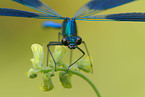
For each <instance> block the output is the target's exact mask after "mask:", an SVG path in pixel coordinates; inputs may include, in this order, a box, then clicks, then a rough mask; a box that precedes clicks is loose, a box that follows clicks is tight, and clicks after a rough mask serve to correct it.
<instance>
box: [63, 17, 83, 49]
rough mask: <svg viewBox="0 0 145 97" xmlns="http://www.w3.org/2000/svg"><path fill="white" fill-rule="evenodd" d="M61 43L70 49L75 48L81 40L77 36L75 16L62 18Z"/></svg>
mask: <svg viewBox="0 0 145 97" xmlns="http://www.w3.org/2000/svg"><path fill="white" fill-rule="evenodd" d="M62 36H63V39H62V44H64V45H65V46H68V47H69V48H70V49H75V48H76V46H77V45H80V44H81V42H82V39H81V37H79V36H77V26H76V21H75V18H68V17H66V19H64V21H63V23H62Z"/></svg>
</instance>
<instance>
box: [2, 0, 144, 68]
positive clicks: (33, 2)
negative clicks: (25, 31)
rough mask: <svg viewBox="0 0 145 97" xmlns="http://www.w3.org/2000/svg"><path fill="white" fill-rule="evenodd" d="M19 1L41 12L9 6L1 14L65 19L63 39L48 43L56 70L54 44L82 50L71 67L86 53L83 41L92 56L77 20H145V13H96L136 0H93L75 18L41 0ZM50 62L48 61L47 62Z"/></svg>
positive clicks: (18, 0) (16, 0)
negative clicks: (10, 7) (81, 35)
mask: <svg viewBox="0 0 145 97" xmlns="http://www.w3.org/2000/svg"><path fill="white" fill-rule="evenodd" d="M12 1H15V2H17V3H20V4H23V5H25V6H28V7H30V8H33V9H35V10H37V11H40V12H41V13H35V12H28V11H22V10H16V9H8V8H0V15H1V16H15V17H27V18H37V19H60V20H63V23H62V33H59V37H60V35H62V36H63V38H62V41H60V38H58V41H54V42H49V44H48V45H47V47H48V54H49V53H50V55H51V57H52V58H53V61H54V63H55V70H56V62H55V59H54V57H53V55H52V53H51V51H50V46H54V45H65V46H68V48H70V49H71V50H72V49H75V48H77V49H78V50H80V51H81V52H82V56H81V57H79V58H78V59H77V60H76V61H75V62H73V63H71V64H70V65H69V67H68V70H69V68H70V67H71V66H72V65H73V64H75V63H76V62H77V61H79V60H80V59H81V58H82V57H83V56H84V55H85V52H84V51H83V50H82V49H81V48H80V47H78V45H80V44H81V43H83V44H84V45H85V47H86V51H87V53H88V56H89V58H90V55H89V52H88V50H87V46H86V44H85V42H84V41H82V38H81V37H79V36H78V33H77V27H76V20H84V21H88V20H91V21H106V20H108V21H110V20H111V21H113V20H114V21H139V22H144V21H145V13H135V12H134V13H118V14H106V15H96V14H97V13H99V12H102V11H104V10H108V9H111V8H114V7H117V6H120V5H123V4H126V3H130V2H133V1H135V0H91V1H89V2H88V3H87V4H86V5H84V6H83V7H82V8H80V9H79V10H78V11H77V12H76V14H75V15H74V17H73V18H69V17H62V16H61V15H60V14H58V13H57V12H55V11H54V10H53V9H51V8H50V7H49V6H47V5H46V4H44V3H42V2H41V1H40V0H12ZM47 63H48V62H47ZM90 64H91V66H92V62H91V60H90Z"/></svg>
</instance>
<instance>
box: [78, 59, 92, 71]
mask: <svg viewBox="0 0 145 97" xmlns="http://www.w3.org/2000/svg"><path fill="white" fill-rule="evenodd" d="M77 65H78V68H79V69H80V70H83V71H85V72H88V73H89V72H90V71H91V63H90V60H89V57H87V58H86V59H84V60H80V61H78V62H77Z"/></svg>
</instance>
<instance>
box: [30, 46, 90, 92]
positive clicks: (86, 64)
mask: <svg viewBox="0 0 145 97" xmlns="http://www.w3.org/2000/svg"><path fill="white" fill-rule="evenodd" d="M31 49H32V52H33V55H34V57H33V58H32V59H31V62H32V65H33V67H32V68H31V69H30V70H29V71H28V72H27V76H28V77H29V78H32V79H34V78H36V77H37V75H38V73H41V74H42V76H43V81H42V84H41V86H40V89H41V90H43V91H50V90H52V89H53V88H54V84H53V82H52V77H54V76H55V75H54V73H55V65H54V62H53V59H52V58H50V59H49V64H48V66H44V63H43V57H44V50H43V47H42V46H41V45H39V44H33V45H32V46H31ZM65 54H66V48H65V47H64V46H56V47H55V50H54V52H53V56H54V59H55V61H56V65H57V66H56V70H57V71H59V79H60V82H61V84H62V86H63V87H64V88H71V87H72V84H71V77H72V75H73V73H72V72H71V71H75V72H80V70H82V71H85V72H87V73H89V72H90V71H91V66H90V60H89V58H88V57H86V58H85V59H82V60H80V61H78V62H77V63H76V64H74V65H73V66H72V67H71V68H70V69H69V71H68V72H67V73H66V71H67V69H68V66H69V65H68V64H64V63H63V61H62V60H61V59H62V58H63V57H64V55H65Z"/></svg>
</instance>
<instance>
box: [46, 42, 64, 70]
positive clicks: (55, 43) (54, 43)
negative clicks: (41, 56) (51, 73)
mask: <svg viewBox="0 0 145 97" xmlns="http://www.w3.org/2000/svg"><path fill="white" fill-rule="evenodd" d="M56 45H63V44H62V43H61V42H49V44H48V45H47V48H48V52H47V67H48V60H49V58H48V57H49V53H50V55H51V57H52V59H53V62H54V64H55V71H56V61H55V59H54V57H53V54H52V53H51V50H50V46H56Z"/></svg>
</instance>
